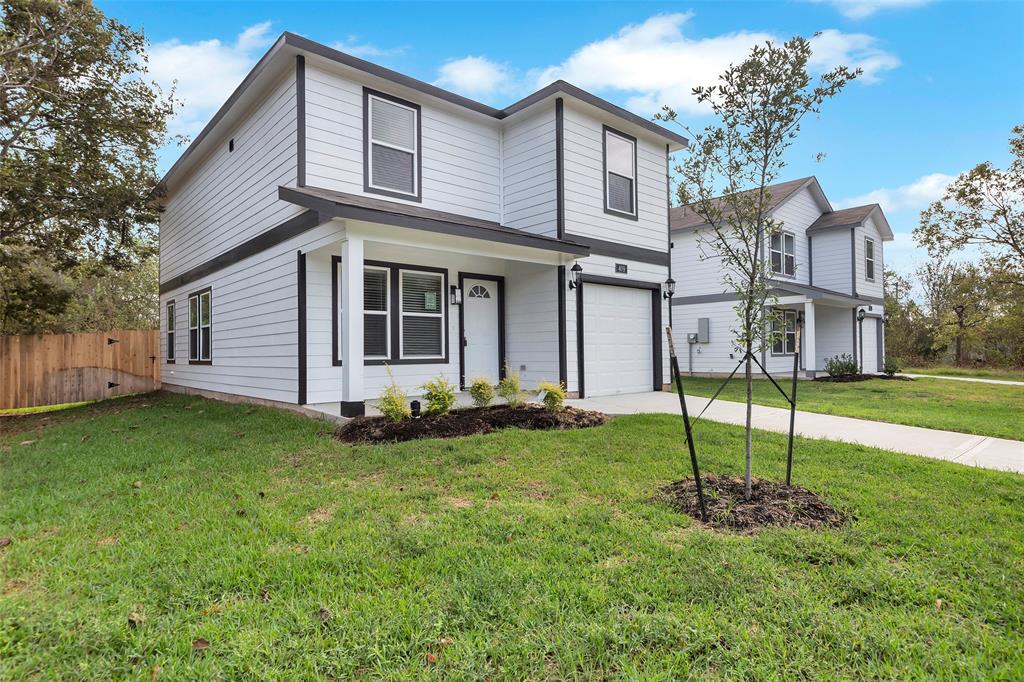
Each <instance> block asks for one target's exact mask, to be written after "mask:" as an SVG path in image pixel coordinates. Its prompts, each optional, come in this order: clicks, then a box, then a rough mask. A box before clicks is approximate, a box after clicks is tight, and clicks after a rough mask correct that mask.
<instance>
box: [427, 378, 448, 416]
mask: <svg viewBox="0 0 1024 682" xmlns="http://www.w3.org/2000/svg"><path fill="white" fill-rule="evenodd" d="M420 388H422V389H423V398H424V400H426V401H427V409H426V410H424V411H423V413H424V414H426V415H427V416H436V415H440V414H448V413H449V412H451V410H452V407H454V406H455V386H454V385H453V384H452V383H451V382H450V381H448V380H447V379H445V378H444V376H442V375H440V374H439V375H437V378H436V379H431V380H430V381H428V382H426V383H425V384H423V385H422V386H420Z"/></svg>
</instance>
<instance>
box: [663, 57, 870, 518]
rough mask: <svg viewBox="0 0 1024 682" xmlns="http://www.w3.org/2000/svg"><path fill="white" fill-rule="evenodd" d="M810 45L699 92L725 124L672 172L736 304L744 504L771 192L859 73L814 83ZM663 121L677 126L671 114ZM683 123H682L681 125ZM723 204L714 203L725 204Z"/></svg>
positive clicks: (696, 141)
mask: <svg viewBox="0 0 1024 682" xmlns="http://www.w3.org/2000/svg"><path fill="white" fill-rule="evenodd" d="M810 57H811V46H810V43H809V42H808V41H807V40H806V39H804V38H801V37H796V38H793V39H791V40H789V41H787V42H785V43H784V44H782V45H776V44H773V43H771V42H768V43H765V44H764V45H758V46H755V47H754V48H753V50H752V51H751V53H750V55H749V56H748V57H747V58H746V59H745V60H744V61H742V62H741V63H740V64H738V65H733V66H730V67H729V68H728V69H727V70H726V72H725V73H723V74H722V75H721V76H720V77H719V82H718V84H717V85H712V86H709V87H698V88H694V90H693V94H694V95H695V96H696V98H697V101H698V102H700V103H704V104H707V105H708V106H709V107H710V108H711V111H712V113H713V114H714V116H715V117H716V118H717V119H718V123H717V124H716V125H712V126H709V127H707V128H705V129H704V130H703V131H701V132H699V133H694V132H693V131H690V130H689V129H688V128H687V127H686V126H682V127H683V129H684V130H686V131H687V133H689V135H690V137H691V144H690V154H689V155H688V156H687V157H686V158H685V159H684V161H683V162H682V163H681V164H679V165H677V166H676V167H675V169H674V170H675V173H676V175H677V176H678V177H679V178H680V184H679V187H678V189H677V194H678V197H679V200H680V203H681V204H684V205H687V204H689V205H691V208H692V209H693V211H694V212H696V213H697V215H699V216H700V217H701V218H702V219H703V220H704V222H705V223H706V224H707V225H708V228H707V229H706V230H704V231H703V232H702V235H703V236H702V237H701V240H702V241H701V249H702V252H703V254H704V256H705V257H715V258H718V259H720V260H721V267H722V272H723V279H724V283H725V284H726V285H727V286H728V287H729V288H730V289H732V291H733V292H735V294H736V296H737V300H738V303H737V304H736V307H735V309H736V314H737V317H738V319H739V325H738V327H737V328H736V335H735V343H736V345H737V347H738V348H739V349H740V350H741V351H742V352H743V353H744V365H745V370H744V377H745V379H746V384H747V414H746V498H747V499H748V500H749V499H750V493H751V478H752V473H751V450H752V440H753V436H752V424H751V421H752V414H753V367H752V362H753V357H754V354H755V353H758V352H760V351H761V349H762V348H764V347H765V345H766V344H768V343H771V335H770V333H769V332H768V330H769V329H770V327H771V320H772V317H773V316H774V312H773V309H772V303H773V301H774V297H773V296H772V294H771V286H770V278H771V270H770V267H769V264H768V263H766V262H765V259H764V248H765V242H766V240H767V239H769V238H770V237H771V235H773V234H776V233H777V232H778V231H779V230H780V228H781V226H780V225H779V224H778V223H777V221H775V220H774V219H773V218H772V217H771V216H770V215H769V211H770V207H771V192H770V190H769V189H768V186H769V185H771V184H772V183H774V182H776V181H777V180H778V179H779V176H780V174H781V172H782V170H783V168H784V167H785V153H786V150H787V149H789V147H790V146H791V145H792V144H793V140H795V139H796V137H797V135H798V134H799V132H800V123H801V121H802V120H803V118H804V116H806V115H807V114H817V113H819V112H820V110H821V105H822V104H823V103H824V101H825V100H827V99H830V98H832V97H835V96H836V95H837V94H838V93H839V92H840V91H841V90H842V89H843V88H844V87H845V86H846V84H847V83H849V82H850V81H851V80H853V79H854V78H856V77H857V76H858V75H859V73H860V72H859V70H851V69H848V68H846V67H843V66H840V67H837V68H835V69H833V70H831V71H829V72H827V73H824V74H822V75H821V76H820V77H819V78H818V79H817V81H815V79H813V78H812V76H811V74H810V72H809V71H808V68H807V63H808V61H809V59H810ZM658 117H659V118H660V119H661V120H665V121H674V122H676V123H677V124H678V123H679V120H678V117H677V115H676V112H675V111H674V110H672V109H671V108H670V107H664V108H663V111H662V113H661V114H659V115H658ZM680 125H681V124H680ZM719 195H721V197H720V198H716V197H719Z"/></svg>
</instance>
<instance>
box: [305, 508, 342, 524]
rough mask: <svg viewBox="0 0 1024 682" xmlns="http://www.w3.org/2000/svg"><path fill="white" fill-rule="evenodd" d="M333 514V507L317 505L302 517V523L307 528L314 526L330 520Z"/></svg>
mask: <svg viewBox="0 0 1024 682" xmlns="http://www.w3.org/2000/svg"><path fill="white" fill-rule="evenodd" d="M333 516H334V507H317V508H316V509H314V510H313V511H311V512H309V513H308V514H306V516H305V517H303V519H302V524H303V525H304V526H306V527H308V528H316V527H317V526H319V525H322V524H324V523H326V522H328V521H330V520H331V518H332V517H333Z"/></svg>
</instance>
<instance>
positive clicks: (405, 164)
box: [363, 89, 422, 201]
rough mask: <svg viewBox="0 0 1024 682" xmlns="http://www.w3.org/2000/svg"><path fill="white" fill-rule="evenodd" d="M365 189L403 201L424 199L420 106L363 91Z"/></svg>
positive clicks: (379, 93)
mask: <svg viewBox="0 0 1024 682" xmlns="http://www.w3.org/2000/svg"><path fill="white" fill-rule="evenodd" d="M363 122H364V123H363V125H364V130H363V133H364V141H363V144H364V147H363V162H364V166H365V170H364V178H363V180H364V189H365V190H366V191H367V192H374V193H376V194H385V195H387V196H392V197H397V198H400V199H412V200H415V201H419V199H420V168H421V165H422V164H421V159H420V152H421V149H422V146H421V144H420V107H419V105H416V104H413V103H412V102H407V101H405V100H401V99H398V98H397V97H391V96H390V95H385V94H384V93H381V92H376V91H374V90H370V89H364V90H363Z"/></svg>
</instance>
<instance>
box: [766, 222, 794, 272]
mask: <svg viewBox="0 0 1024 682" xmlns="http://www.w3.org/2000/svg"><path fill="white" fill-rule="evenodd" d="M771 257H772V272H775V273H778V274H780V275H786V276H789V277H792V276H793V275H794V274H796V235H794V234H793V233H792V232H780V233H778V234H773V235H772V243H771Z"/></svg>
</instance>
